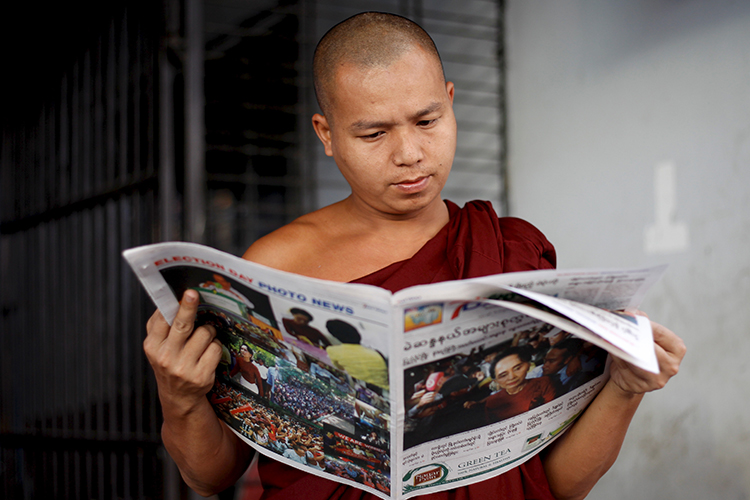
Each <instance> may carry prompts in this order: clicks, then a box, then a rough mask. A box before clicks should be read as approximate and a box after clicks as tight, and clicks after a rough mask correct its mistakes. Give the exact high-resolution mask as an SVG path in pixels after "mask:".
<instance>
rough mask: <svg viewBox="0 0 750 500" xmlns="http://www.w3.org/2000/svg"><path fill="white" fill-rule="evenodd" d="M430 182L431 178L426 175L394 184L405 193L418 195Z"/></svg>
mask: <svg viewBox="0 0 750 500" xmlns="http://www.w3.org/2000/svg"><path fill="white" fill-rule="evenodd" d="M429 181H430V176H429V175H425V176H422V177H417V178H415V179H407V180H404V181H401V182H397V183H394V184H393V185H394V186H395V187H396V188H397V189H399V190H400V191H403V192H405V193H416V192H419V191H422V190H423V189H424V188H425V187H427V184H428V183H429Z"/></svg>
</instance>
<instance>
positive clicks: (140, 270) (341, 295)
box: [124, 243, 395, 498]
mask: <svg viewBox="0 0 750 500" xmlns="http://www.w3.org/2000/svg"><path fill="white" fill-rule="evenodd" d="M124 256H125V258H126V259H127V260H128V262H129V263H130V264H131V266H132V267H133V269H134V270H135V272H136V274H137V275H138V276H139V278H140V279H141V281H142V282H143V284H144V286H145V288H146V289H147V291H148V293H149V294H150V296H151V298H152V299H153V300H154V302H155V303H156V305H157V307H158V308H159V309H160V310H161V311H162V313H163V314H164V316H165V318H166V319H167V321H169V322H170V323H171V321H172V320H173V318H174V316H175V314H176V312H177V309H178V307H179V304H178V298H181V297H182V294H183V293H184V292H185V290H187V289H193V290H196V291H197V292H198V293H199V295H200V299H201V300H200V306H199V309H198V318H197V321H196V323H199V324H206V323H210V324H212V325H213V326H214V327H216V330H217V332H218V338H219V340H220V341H221V342H222V344H223V355H222V359H221V362H220V364H219V367H218V369H217V373H216V375H217V376H216V382H215V384H214V387H213V389H212V390H211V392H210V393H209V395H208V397H209V400H210V402H211V403H212V405H213V406H214V409H215V411H216V413H217V415H218V416H219V417H220V418H221V419H222V420H224V422H226V423H227V424H228V425H229V426H230V427H231V428H232V429H233V430H234V431H235V432H236V433H237V434H238V435H239V436H240V437H241V438H242V439H243V440H244V441H246V442H247V443H249V444H250V445H251V446H252V447H253V448H255V449H256V450H258V451H260V452H261V453H264V454H265V455H268V456H270V457H271V458H274V459H276V460H279V461H282V462H284V463H286V464H289V465H291V466H294V467H297V468H299V469H302V470H304V471H305V472H310V473H313V474H317V475H322V476H324V477H328V478H329V479H333V480H336V481H339V482H343V483H347V484H351V485H353V486H357V487H360V488H363V489H365V490H368V491H370V492H372V493H374V494H377V495H378V496H380V497H382V498H389V497H390V496H391V489H392V487H391V474H392V470H391V456H392V452H391V442H392V434H393V433H394V432H395V430H394V429H392V428H391V415H392V413H391V412H392V410H393V407H392V402H391V393H390V391H389V382H390V381H389V375H388V365H389V357H390V354H389V351H390V348H389V342H390V339H391V333H392V331H393V327H392V325H391V322H392V317H393V314H392V312H391V308H390V297H391V294H390V293H389V292H388V291H385V290H382V289H379V288H377V287H371V286H366V285H346V284H339V283H333V282H327V281H321V280H314V279H310V278H302V277H300V276H296V275H292V274H289V273H284V272H281V271H276V270H273V269H269V268H266V267H264V266H260V265H257V264H253V263H250V262H247V261H245V260H242V259H240V258H237V257H234V256H231V255H229V254H226V253H223V252H220V251H217V250H214V249H211V248H208V247H204V246H200V245H194V244H188V243H164V244H158V245H150V246H147V247H141V248H136V249H132V250H128V251H126V252H125V253H124Z"/></svg>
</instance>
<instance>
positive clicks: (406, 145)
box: [393, 130, 424, 167]
mask: <svg viewBox="0 0 750 500" xmlns="http://www.w3.org/2000/svg"><path fill="white" fill-rule="evenodd" d="M394 135H395V144H394V148H393V163H395V164H396V165H397V166H399V167H409V166H412V165H415V164H417V163H419V162H420V161H422V159H423V158H424V151H423V150H422V145H421V143H420V140H419V137H418V134H417V133H416V132H414V131H410V130H401V131H398V132H397V133H395V134H394Z"/></svg>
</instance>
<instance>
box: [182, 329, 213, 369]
mask: <svg viewBox="0 0 750 500" xmlns="http://www.w3.org/2000/svg"><path fill="white" fill-rule="evenodd" d="M214 339H216V328H214V327H213V326H212V325H203V326H199V327H198V328H196V329H195V330H194V331H193V334H192V335H191V336H190V338H189V339H188V340H187V342H186V343H185V347H184V349H183V351H184V355H185V357H186V359H189V360H190V361H192V362H193V363H198V361H199V360H200V358H201V357H202V356H203V354H204V353H205V352H206V348H207V347H208V346H209V345H210V344H211V342H213V341H214ZM217 342H218V340H217ZM219 345H221V343H219Z"/></svg>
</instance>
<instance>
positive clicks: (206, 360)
mask: <svg viewBox="0 0 750 500" xmlns="http://www.w3.org/2000/svg"><path fill="white" fill-rule="evenodd" d="M221 350H222V349H221V342H219V340H218V339H213V340H212V341H211V342H209V344H208V345H207V346H206V348H205V349H204V350H203V355H202V356H201V357H200V359H199V360H198V369H199V370H210V371H211V372H215V371H216V367H217V366H219V361H221Z"/></svg>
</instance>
